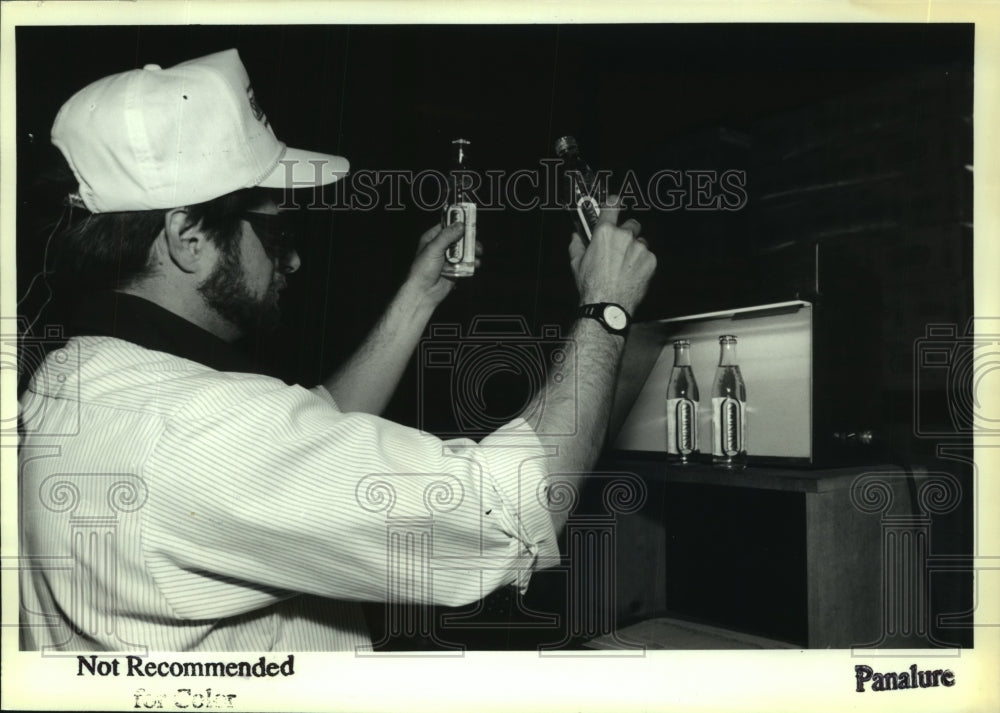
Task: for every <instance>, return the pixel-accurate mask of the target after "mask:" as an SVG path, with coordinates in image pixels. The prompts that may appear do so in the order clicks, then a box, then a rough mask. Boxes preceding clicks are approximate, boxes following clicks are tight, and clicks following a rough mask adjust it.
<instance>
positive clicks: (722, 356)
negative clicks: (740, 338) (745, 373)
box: [719, 342, 739, 366]
mask: <svg viewBox="0 0 1000 713" xmlns="http://www.w3.org/2000/svg"><path fill="white" fill-rule="evenodd" d="M719 346H720V349H719V366H737V365H738V364H739V362H738V361H737V359H736V342H731V343H730V342H724V343H722V344H721V345H719Z"/></svg>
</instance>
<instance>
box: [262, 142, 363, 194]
mask: <svg viewBox="0 0 1000 713" xmlns="http://www.w3.org/2000/svg"><path fill="white" fill-rule="evenodd" d="M350 169H351V164H350V163H349V162H348V160H347V159H346V158H344V157H343V156H334V155H332V154H325V153H316V152H315V151H303V150H302V149H293V148H286V149H285V152H284V154H283V155H282V156H281V158H280V159H279V160H278V165H277V166H275V167H274V170H273V171H271V173H269V174H268V175H267V176H266V177H265V178H264V180H263V181H261V182H260V183H258V184H257V185H258V186H260V187H261V188H286V189H292V188H308V187H310V186H325V185H326V184H328V183H333V182H334V181H337V180H339V179H341V178H343V177H344V176H346V175H347V172H348V171H349V170H350Z"/></svg>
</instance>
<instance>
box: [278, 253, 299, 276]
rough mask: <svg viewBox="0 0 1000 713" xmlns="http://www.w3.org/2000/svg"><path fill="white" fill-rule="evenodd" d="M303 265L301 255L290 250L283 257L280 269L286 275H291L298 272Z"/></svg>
mask: <svg viewBox="0 0 1000 713" xmlns="http://www.w3.org/2000/svg"><path fill="white" fill-rule="evenodd" d="M301 265H302V260H300V259H299V254H298V253H297V252H295V251H294V250H289V251H288V252H286V253H285V254H284V255H282V257H281V263H280V265H279V269H280V270H281V271H282V272H283V273H285V274H286V275H291V274H292V273H293V272H295V271H296V270H298V269H299V267H300V266H301Z"/></svg>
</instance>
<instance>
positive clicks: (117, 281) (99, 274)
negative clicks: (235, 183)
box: [53, 190, 251, 292]
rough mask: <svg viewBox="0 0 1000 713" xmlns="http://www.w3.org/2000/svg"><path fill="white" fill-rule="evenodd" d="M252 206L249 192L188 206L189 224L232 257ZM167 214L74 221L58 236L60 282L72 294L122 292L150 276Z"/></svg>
mask: <svg viewBox="0 0 1000 713" xmlns="http://www.w3.org/2000/svg"><path fill="white" fill-rule="evenodd" d="M250 202H251V198H250V192H249V191H247V190H243V191H236V192H235V193H229V194H227V195H224V196H221V197H219V198H216V199H214V200H211V201H208V202H207V203H199V204H197V205H193V206H187V212H188V213H187V218H188V222H187V224H188V226H194V225H198V224H199V223H200V224H201V228H202V230H204V231H205V233H206V234H207V236H208V238H209V239H210V240H212V241H213V242H214V243H215V244H216V246H217V247H218V248H219V250H222V251H224V252H227V251H229V250H231V249H232V247H233V244H234V242H235V241H236V239H237V238H238V237H239V235H240V218H241V216H242V215H243V213H244V212H245V211H246V210H247V208H248V207H250ZM73 212H74V213H75V212H76V209H74V210H73ZM166 213H167V211H166V210H144V211H125V212H119V213H94V214H91V213H87V212H86V211H84V215H83V216H81V217H79V218H76V219H73V218H75V216H73V218H71V223H70V225H69V226H68V227H67V228H66V229H65V230H63V231H61V232H60V233H58V234H57V236H56V240H57V241H58V242H57V244H56V245H55V246H54V247H55V250H54V251H53V252H54V258H55V260H54V263H55V264H54V265H53V267H54V272H55V273H56V276H57V280H58V281H59V282H60V283H62V286H63V287H64V288H67V289H68V290H70V291H71V292H80V291H90V290H114V289H121V288H124V287H128V286H130V285H133V284H135V283H136V282H139V281H141V280H142V279H143V278H145V277H146V276H148V275H149V274H150V271H151V264H150V259H149V251H150V248H151V246H152V244H153V241H154V240H155V239H156V236H157V235H159V233H160V231H161V230H163V227H164V220H165V215H166Z"/></svg>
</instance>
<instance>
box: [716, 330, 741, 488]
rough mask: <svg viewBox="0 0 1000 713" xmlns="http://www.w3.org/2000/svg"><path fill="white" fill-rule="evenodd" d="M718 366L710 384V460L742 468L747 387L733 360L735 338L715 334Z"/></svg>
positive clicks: (726, 465)
mask: <svg viewBox="0 0 1000 713" xmlns="http://www.w3.org/2000/svg"><path fill="white" fill-rule="evenodd" d="M719 347H720V349H719V366H718V368H717V369H716V370H715V381H714V382H713V384H712V463H713V464H714V465H716V466H719V467H721V468H732V469H739V468H745V467H746V463H747V444H746V432H747V421H746V408H747V388H746V384H744V383H743V375H742V374H741V373H740V367H739V363H738V362H737V359H736V337H734V336H732V335H728V334H727V335H724V336H721V337H719Z"/></svg>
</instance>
